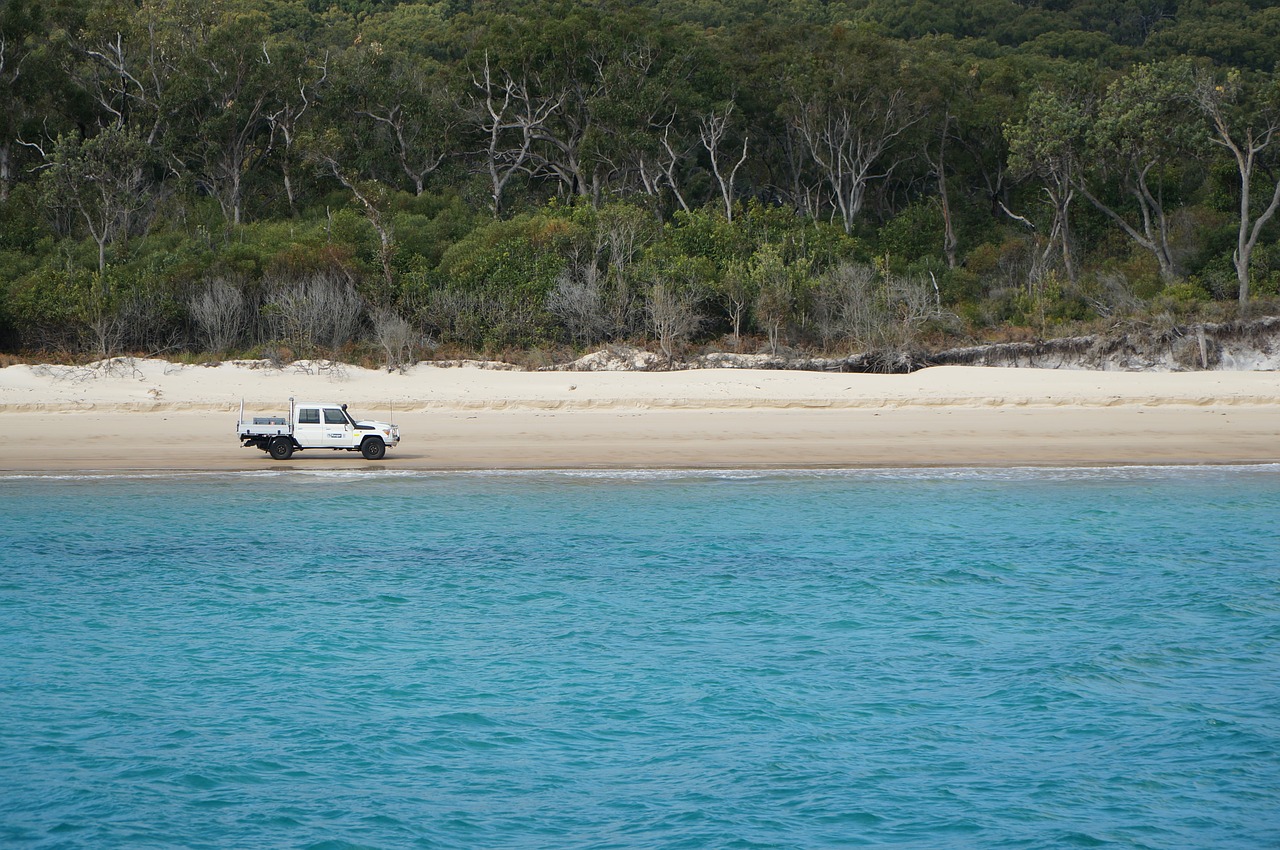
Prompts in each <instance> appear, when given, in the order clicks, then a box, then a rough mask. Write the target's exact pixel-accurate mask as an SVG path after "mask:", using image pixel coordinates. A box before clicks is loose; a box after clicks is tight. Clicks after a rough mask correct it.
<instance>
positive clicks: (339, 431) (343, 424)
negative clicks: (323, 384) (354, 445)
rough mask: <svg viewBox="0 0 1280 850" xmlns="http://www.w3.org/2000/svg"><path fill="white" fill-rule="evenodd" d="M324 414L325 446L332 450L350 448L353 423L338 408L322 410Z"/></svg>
mask: <svg viewBox="0 0 1280 850" xmlns="http://www.w3.org/2000/svg"><path fill="white" fill-rule="evenodd" d="M321 412H322V413H323V414H324V445H325V446H328V447H330V448H343V449H345V448H350V446H351V422H350V421H349V420H348V419H347V415H346V414H345V413H343V412H342V409H341V408H338V407H324V408H321Z"/></svg>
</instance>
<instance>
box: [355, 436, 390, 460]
mask: <svg viewBox="0 0 1280 850" xmlns="http://www.w3.org/2000/svg"><path fill="white" fill-rule="evenodd" d="M386 453H387V444H386V443H384V442H382V438H381V437H366V438H365V441H364V442H363V443H361V444H360V454H362V455H364V459H365V460H382V458H383V456H384V455H385V454H386Z"/></svg>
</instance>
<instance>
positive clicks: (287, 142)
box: [264, 41, 329, 214]
mask: <svg viewBox="0 0 1280 850" xmlns="http://www.w3.org/2000/svg"><path fill="white" fill-rule="evenodd" d="M271 55H272V57H273V61H274V62H276V63H277V64H279V66H280V70H279V72H278V76H277V78H278V79H279V81H280V87H279V88H278V89H277V90H276V91H275V93H274V97H273V99H272V101H271V103H270V104H269V105H268V106H267V108H266V110H265V112H264V117H265V118H266V120H267V125H268V127H270V130H269V134H268V138H267V151H266V156H267V157H268V158H269V159H271V160H272V161H273V162H275V163H276V164H277V165H278V167H279V169H280V178H281V182H282V184H283V186H284V193H285V199H286V201H287V203H288V205H289V212H290V214H296V213H297V200H298V190H297V188H296V187H295V185H294V179H293V178H294V171H293V169H294V166H295V165H296V164H297V163H298V162H299V160H300V159H301V158H302V154H301V153H300V152H299V150H298V146H297V141H298V138H299V135H300V134H302V133H304V132H305V128H306V122H307V121H308V119H309V118H310V117H311V116H312V115H313V114H314V113H315V107H316V106H317V102H318V100H319V97H320V93H321V92H322V91H323V90H324V88H325V85H326V83H327V82H328V78H329V54H328V53H327V52H326V53H323V54H311V53H309V52H308V51H307V50H306V49H305V47H304V46H303V45H302V44H301V43H299V42H289V41H285V42H282V43H280V44H279V45H278V46H273V48H272V49H271Z"/></svg>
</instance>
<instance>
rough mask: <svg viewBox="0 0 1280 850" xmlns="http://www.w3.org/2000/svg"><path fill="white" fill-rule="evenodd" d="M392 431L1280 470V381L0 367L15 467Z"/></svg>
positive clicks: (414, 448) (749, 460) (494, 441)
mask: <svg viewBox="0 0 1280 850" xmlns="http://www.w3.org/2000/svg"><path fill="white" fill-rule="evenodd" d="M290 396H293V397H295V398H297V399H299V400H302V399H312V400H333V401H343V402H346V403H347V404H349V405H350V406H351V409H352V411H353V412H354V413H356V414H357V415H360V416H367V417H376V418H382V419H385V418H388V417H390V418H392V419H394V421H395V422H397V424H399V425H400V426H401V429H402V433H403V434H404V442H403V443H402V445H401V446H399V447H398V448H396V449H395V450H394V451H392V452H390V453H389V454H388V458H387V460H386V461H383V462H381V463H380V464H377V465H378V466H381V467H389V468H407V469H440V470H453V469H555V468H574V469H578V468H586V469H590V468H608V469H615V468H616V469H627V468H690V467H692V468H756V467H796V468H803V467H822V468H828V467H859V466H902V465H906V466H911V465H926V466H972V465H1085V466H1087V465H1095V464H1098V465H1106V464H1131V463H1137V464H1149V463H1150V464H1160V463H1261V462H1272V461H1277V460H1280V404H1278V402H1280V373H1276V372H1223V371H1215V372H1175V373H1146V372H1084V371H1059V370H1041V369H991V368H982V367H961V366H945V367H935V368H930V369H924V370H921V371H919V372H915V373H912V374H909V375H859V374H833V373H816V372H789V371H767V370H744V369H714V370H713V369H707V370H696V371H686V372H665V373H652V372H646V373H632V372H589V373H580V372H579V373H565V372H522V371H502V370H494V369H484V368H466V367H463V368H440V367H436V366H431V365H427V364H420V365H418V366H416V367H414V368H412V369H410V370H408V371H407V372H405V373H403V374H401V373H386V372H382V371H376V370H366V369H361V368H358V367H352V366H345V367H340V368H336V369H335V368H321V367H320V366H317V365H313V364H299V365H295V366H291V367H287V368H285V369H271V368H267V367H266V366H265V365H264V364H261V363H256V362H255V363H224V364H219V365H214V366H200V365H197V366H186V365H176V364H170V363H165V362H163V361H157V360H139V361H122V362H114V363H110V364H99V365H98V366H97V367H94V368H83V367H82V368H70V367H56V366H34V367H32V366H10V367H7V368H4V369H0V426H3V428H4V432H5V434H6V436H7V439H6V440H4V441H3V442H2V443H0V470H4V471H8V472H16V471H40V470H56V471H68V470H75V471H95V470H121V469H139V470H244V469H279V468H302V469H323V468H332V467H338V468H365V467H368V466H370V465H371V464H370V463H369V462H366V461H364V460H362V459H360V458H359V457H357V456H354V455H349V454H345V453H333V452H313V451H308V452H303V453H300V454H298V455H295V457H294V458H293V459H292V460H290V461H287V462H283V463H278V462H273V461H271V460H270V459H269V458H267V457H266V456H265V455H264V454H262V453H261V452H258V451H256V450H253V449H245V448H241V447H240V446H239V444H238V442H237V441H236V439H235V434H234V425H235V421H236V419H237V414H238V412H239V408H240V405H241V404H242V403H243V404H244V406H245V409H246V410H247V411H253V412H265V411H279V410H282V409H284V408H285V407H286V405H287V401H288V398H289V397H290Z"/></svg>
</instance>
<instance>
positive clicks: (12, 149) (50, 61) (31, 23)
mask: <svg viewBox="0 0 1280 850" xmlns="http://www.w3.org/2000/svg"><path fill="white" fill-rule="evenodd" d="M63 23H67V22H65V21H60V20H58V19H57V16H56V15H55V14H53V13H52V12H51V11H50V10H49V9H48V8H47V4H44V3H39V2H36V0H6V2H5V3H3V4H0V201H3V200H5V199H7V198H8V197H9V189H10V187H11V186H12V184H13V182H14V178H15V168H16V167H17V163H18V161H19V159H20V158H21V152H22V151H23V149H24V145H23V144H22V142H23V139H24V137H25V136H27V135H30V134H32V133H39V132H40V130H41V129H43V127H42V125H43V126H44V127H49V128H50V129H53V128H56V127H57V125H58V122H59V119H63V120H65V119H66V118H70V117H75V116H66V115H59V114H58V113H59V112H60V111H61V110H59V109H58V103H57V102H58V101H59V100H63V101H65V100H67V99H69V98H68V97H67V95H68V92H67V91H66V87H65V85H64V84H63V79H62V75H61V74H59V73H58V71H57V68H56V59H55V55H54V54H55V53H56V51H57V49H58V47H59V44H58V41H57V40H56V39H55V38H53V37H51V35H50V32H49V31H50V30H53V29H57V28H58V27H59V26H60V25H61V24H63ZM34 138H38V136H36V137H34ZM37 146H38V143H37Z"/></svg>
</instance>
